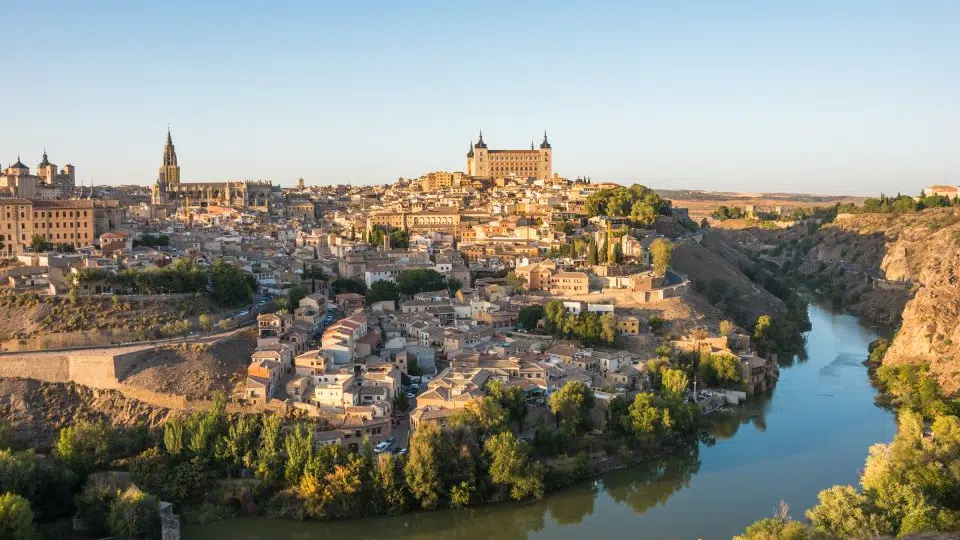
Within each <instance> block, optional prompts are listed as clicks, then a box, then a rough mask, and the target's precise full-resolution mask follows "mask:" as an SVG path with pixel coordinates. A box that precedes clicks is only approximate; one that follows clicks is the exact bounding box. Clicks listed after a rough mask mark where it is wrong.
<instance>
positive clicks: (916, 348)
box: [800, 208, 960, 392]
mask: <svg viewBox="0 0 960 540" xmlns="http://www.w3.org/2000/svg"><path fill="white" fill-rule="evenodd" d="M800 270H801V271H803V272H805V273H806V274H808V275H815V274H817V273H831V275H838V274H839V275H842V276H843V279H846V280H847V281H853V282H859V283H861V284H866V285H864V286H862V287H861V288H865V289H866V290H867V291H868V292H869V294H867V295H862V296H861V298H860V303H863V302H868V303H869V302H871V301H873V302H877V301H878V300H877V298H878V297H886V298H887V299H889V301H890V304H891V305H893V306H896V305H897V301H898V299H902V301H903V302H904V303H905V307H904V308H903V310H902V321H901V327H900V330H899V332H897V335H896V338H895V339H894V341H893V344H892V346H891V348H890V350H889V351H888V353H887V356H886V359H885V360H884V362H888V363H907V362H910V363H914V362H921V363H927V364H929V365H930V367H931V372H932V373H934V374H935V375H936V376H937V378H938V380H939V381H940V383H941V385H942V386H943V387H944V389H945V390H947V391H948V392H956V391H958V390H960V209H957V208H941V209H931V210H926V211H924V212H919V213H915V214H905V215H892V214H860V215H850V216H846V215H841V216H839V217H838V219H837V220H836V221H835V222H834V223H830V224H828V225H826V226H824V227H823V228H821V229H820V230H819V231H818V232H817V233H816V235H815V236H814V237H813V242H812V245H811V247H810V249H809V251H807V254H806V257H805V260H804V262H803V264H802V265H801V266H800ZM877 278H884V279H885V280H889V281H883V280H880V279H877ZM893 282H902V284H898V283H893ZM894 309H896V307H894Z"/></svg>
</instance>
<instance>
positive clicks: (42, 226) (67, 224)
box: [0, 197, 122, 254]
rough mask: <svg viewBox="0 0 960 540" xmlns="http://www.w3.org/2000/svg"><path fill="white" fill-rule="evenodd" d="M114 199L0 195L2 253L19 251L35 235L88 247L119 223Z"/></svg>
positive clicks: (117, 208) (31, 240)
mask: <svg viewBox="0 0 960 540" xmlns="http://www.w3.org/2000/svg"><path fill="white" fill-rule="evenodd" d="M121 214H122V211H121V209H120V207H119V203H117V201H98V200H90V199H69V200H39V199H37V200H31V199H24V198H18V197H8V198H0V240H2V242H3V247H2V250H0V252H2V253H10V254H12V253H22V252H23V251H24V250H25V249H26V248H28V247H29V246H30V244H31V243H32V242H33V237H34V236H39V237H41V238H43V239H44V240H46V241H47V242H49V243H51V244H54V245H56V244H67V245H70V246H73V247H75V248H79V247H84V246H92V245H94V244H95V243H96V240H97V239H98V238H99V237H100V235H102V234H103V233H106V232H109V231H110V230H112V229H114V228H116V227H117V226H118V225H119V224H120V218H121Z"/></svg>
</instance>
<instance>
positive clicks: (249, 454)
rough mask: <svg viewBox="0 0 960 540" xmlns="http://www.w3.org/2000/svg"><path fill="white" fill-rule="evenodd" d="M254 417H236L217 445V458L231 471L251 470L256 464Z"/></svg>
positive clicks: (257, 421)
mask: <svg viewBox="0 0 960 540" xmlns="http://www.w3.org/2000/svg"><path fill="white" fill-rule="evenodd" d="M258 423H259V419H258V418H257V416H256V415H252V414H246V415H241V416H238V417H237V418H236V419H234V421H233V422H232V423H231V424H230V428H229V430H228V432H227V435H226V436H225V437H224V438H223V439H222V440H221V441H220V443H219V444H218V445H217V457H219V458H220V459H221V460H223V461H224V462H225V463H227V464H228V466H229V467H230V468H231V469H232V470H233V471H239V470H240V469H253V467H254V465H255V464H256V452H255V449H256V447H255V443H256V435H257V424H258Z"/></svg>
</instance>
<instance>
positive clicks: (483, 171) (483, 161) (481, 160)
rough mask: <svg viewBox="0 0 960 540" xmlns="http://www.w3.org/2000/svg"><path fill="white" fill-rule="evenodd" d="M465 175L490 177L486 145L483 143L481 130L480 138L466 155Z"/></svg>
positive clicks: (481, 131)
mask: <svg viewBox="0 0 960 540" xmlns="http://www.w3.org/2000/svg"><path fill="white" fill-rule="evenodd" d="M467 174H469V175H470V176H490V159H489V155H488V150H487V143H485V142H483V130H480V138H479V139H478V140H477V144H474V145H473V146H472V147H471V148H470V152H468V153H467Z"/></svg>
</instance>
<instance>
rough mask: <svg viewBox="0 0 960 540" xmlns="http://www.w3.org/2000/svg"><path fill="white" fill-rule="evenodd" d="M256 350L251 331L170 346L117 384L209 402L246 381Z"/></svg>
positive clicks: (142, 363)
mask: <svg viewBox="0 0 960 540" xmlns="http://www.w3.org/2000/svg"><path fill="white" fill-rule="evenodd" d="M256 348H257V336H256V332H255V331H254V330H244V331H241V332H238V333H235V334H233V335H231V336H228V337H225V338H223V339H220V340H218V341H216V342H214V343H212V344H206V343H190V344H187V343H183V344H179V345H171V346H169V347H166V348H162V349H159V350H158V351H157V352H156V354H155V355H153V357H151V358H150V359H149V360H147V361H145V362H141V363H140V364H139V365H138V366H137V367H136V368H135V369H134V371H133V372H131V373H128V374H127V375H126V376H125V377H124V379H123V380H122V381H121V382H123V383H124V384H129V385H131V386H136V387H139V388H144V389H147V390H153V391H155V392H163V393H167V394H174V395H178V396H185V397H187V398H188V399H211V398H212V397H213V394H214V393H215V392H217V391H218V390H223V391H225V392H226V393H227V395H230V394H231V393H232V392H233V391H234V389H235V388H236V386H237V385H238V384H240V383H241V382H243V381H244V380H246V374H247V365H248V364H249V363H250V355H251V354H253V351H254V350H256Z"/></svg>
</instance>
